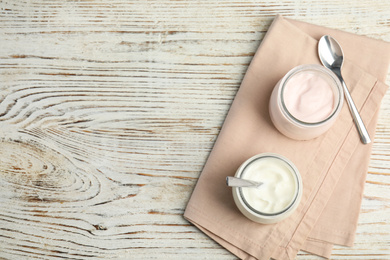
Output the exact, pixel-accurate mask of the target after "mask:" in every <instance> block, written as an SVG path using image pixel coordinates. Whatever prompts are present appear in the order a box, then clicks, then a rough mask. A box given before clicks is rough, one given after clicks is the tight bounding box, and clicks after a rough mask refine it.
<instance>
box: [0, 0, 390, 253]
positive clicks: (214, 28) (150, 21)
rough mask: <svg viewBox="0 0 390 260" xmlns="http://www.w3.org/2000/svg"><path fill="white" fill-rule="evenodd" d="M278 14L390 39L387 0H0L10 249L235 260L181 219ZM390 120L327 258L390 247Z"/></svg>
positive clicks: (1, 191) (2, 160)
mask: <svg viewBox="0 0 390 260" xmlns="http://www.w3.org/2000/svg"><path fill="white" fill-rule="evenodd" d="M278 13H279V14H282V15H284V16H286V17H290V18H294V19H299V20H303V21H307V22H311V23H315V24H321V25H324V26H328V27H332V28H338V29H341V30H345V31H349V32H353V33H357V34H362V35H367V36H369V37H372V38H376V39H382V40H385V41H390V2H389V1H372V0H345V1H342V2H340V1H338V0H337V1H335V0H330V1H325V0H315V1H306V0H281V1H279V0H262V1H248V0H247V1H244V0H242V1H229V0H224V1H206V0H200V1H195V0H193V1H184V0H183V1H180V0H178V1H168V0H161V1H158V0H150V1H149V0H148V1H144V0H135V1H121V0H113V1H107V0H79V1H63V0H32V1H29V0H0V19H1V22H0V47H1V48H0V209H1V210H0V258H3V259H59V258H61V259H90V258H92V259H95V258H102V259H156V258H159V259H235V257H234V256H233V255H231V254H230V253H229V252H227V251H226V250H225V249H223V248H222V247H221V246H219V245H218V244H216V243H215V242H214V241H212V240H211V239H209V238H208V237H207V236H205V235H204V234H203V233H202V232H200V231H199V230H198V229H196V228H195V227H193V226H192V225H190V224H189V223H188V222H187V221H185V220H184V219H183V217H182V215H183V211H184V208H185V206H186V203H187V201H188V199H189V196H190V194H191V192H192V190H193V188H194V186H195V184H196V181H197V178H198V176H199V173H200V171H201V169H202V167H203V164H204V163H205V161H206V159H207V156H208V154H209V152H210V150H211V148H212V146H213V142H214V140H215V139H216V137H217V135H218V133H219V130H220V127H221V125H222V123H223V120H224V118H225V116H226V114H227V111H228V109H229V107H230V104H231V102H232V100H233V98H234V96H235V93H236V91H237V89H238V87H239V85H240V82H241V80H242V78H243V75H244V74H245V71H246V69H247V66H248V64H249V62H250V61H251V58H252V57H253V54H254V53H255V51H256V49H257V47H258V45H259V43H260V41H261V39H262V38H263V36H264V34H265V33H266V31H267V29H268V26H269V25H270V23H271V22H272V19H273V17H274V16H275V15H276V14H278ZM389 79H390V75H389V77H388V81H387V83H389V82H390V81H389ZM389 130H390V94H389V93H388V94H386V96H385V99H384V101H383V104H382V107H381V111H380V118H379V122H378V129H377V135H376V136H375V143H374V145H373V152H372V157H371V163H370V168H369V174H368V177H367V182H366V186H365V192H364V199H363V203H362V210H361V216H360V219H359V226H358V230H357V236H356V243H355V246H354V247H353V248H344V247H336V248H335V249H334V253H333V256H332V259H390V249H389V248H390V191H389V190H390V132H389ZM298 259H306V260H309V259H317V258H316V257H314V256H311V255H307V254H305V253H300V254H299V256H298Z"/></svg>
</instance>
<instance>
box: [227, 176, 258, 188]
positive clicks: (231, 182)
mask: <svg viewBox="0 0 390 260" xmlns="http://www.w3.org/2000/svg"><path fill="white" fill-rule="evenodd" d="M262 184H263V183H262V182H257V181H250V180H245V179H241V178H236V177H232V176H227V177H226V185H227V186H229V187H248V188H258V187H260V186H261V185H262Z"/></svg>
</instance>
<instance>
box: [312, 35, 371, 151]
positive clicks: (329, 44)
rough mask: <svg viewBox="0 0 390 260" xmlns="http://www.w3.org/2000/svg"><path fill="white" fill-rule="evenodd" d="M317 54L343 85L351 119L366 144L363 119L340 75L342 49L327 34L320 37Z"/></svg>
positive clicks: (366, 135) (367, 140)
mask: <svg viewBox="0 0 390 260" xmlns="http://www.w3.org/2000/svg"><path fill="white" fill-rule="evenodd" d="M318 55H319V57H320V60H321V62H322V64H323V65H324V66H325V67H326V68H328V69H330V70H331V71H333V73H334V74H336V76H337V77H338V78H339V80H340V81H341V85H342V86H343V90H344V95H345V99H346V100H347V103H348V106H349V109H350V111H351V114H352V117H353V120H354V122H355V125H356V127H357V130H358V132H359V135H360V139H361V141H362V142H363V143H364V144H368V143H370V142H371V139H370V135H369V134H368V132H367V129H366V127H365V126H364V123H363V120H362V118H361V117H360V115H359V111H358V110H357V108H356V106H355V103H354V102H353V100H352V96H351V94H350V93H349V91H348V88H347V85H345V82H344V80H343V77H342V76H341V66H342V65H343V59H344V55H343V50H342V49H341V46H340V45H339V43H338V42H337V41H336V40H335V39H333V38H332V37H330V36H329V35H324V36H322V37H321V39H320V41H319V43H318Z"/></svg>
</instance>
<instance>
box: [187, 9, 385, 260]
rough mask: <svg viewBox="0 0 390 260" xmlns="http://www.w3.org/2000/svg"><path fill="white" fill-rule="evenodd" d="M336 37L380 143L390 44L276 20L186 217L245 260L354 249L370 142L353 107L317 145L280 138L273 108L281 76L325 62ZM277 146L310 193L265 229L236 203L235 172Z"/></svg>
mask: <svg viewBox="0 0 390 260" xmlns="http://www.w3.org/2000/svg"><path fill="white" fill-rule="evenodd" d="M324 34H329V35H331V36H333V37H335V38H336V39H337V40H338V41H339V42H340V44H341V45H342V47H343V50H344V54H345V56H346V58H345V63H344V66H343V76H344V79H345V81H346V83H347V86H348V87H349V89H350V91H351V94H352V96H353V98H354V101H355V103H356V106H357V107H358V109H359V110H360V113H361V116H362V118H363V120H364V122H365V124H366V126H367V128H368V130H369V133H370V135H371V137H372V139H374V134H375V128H376V123H377V115H378V110H379V107H380V102H381V100H382V98H383V96H384V94H385V92H386V90H387V86H386V85H385V84H384V83H382V82H384V81H385V78H386V74H387V71H388V67H389V63H390V44H388V43H386V42H382V41H378V40H373V39H369V38H366V37H363V36H357V35H354V34H350V33H346V32H342V31H338V30H333V29H328V28H324V27H320V26H316V25H312V24H308V23H304V22H298V21H294V20H290V19H286V18H283V17H282V16H277V17H276V18H275V20H274V21H273V23H272V25H271V26H270V28H269V30H268V32H267V34H266V36H265V38H264V39H263V41H262V43H261V45H260V47H259V48H258V50H257V52H256V54H255V56H254V58H253V60H252V62H251V64H250V66H249V68H248V70H247V73H246V75H245V77H244V79H243V81H242V84H241V86H240V89H239V91H238V92H237V95H236V97H235V99H234V101H233V104H232V106H231V108H230V111H229V113H228V115H227V117H226V120H225V122H224V125H223V127H222V129H221V132H220V134H219V136H218V138H217V141H216V143H215V145H214V148H213V149H212V151H211V153H210V155H209V158H208V160H207V162H206V164H205V166H204V168H203V171H202V173H201V175H200V177H199V180H198V183H197V185H196V187H195V189H194V191H193V194H192V196H191V199H190V201H189V202H188V205H187V208H186V211H185V213H184V217H185V218H186V219H188V220H189V221H190V222H192V223H193V224H194V225H196V226H197V227H198V228H199V229H201V230H202V231H203V232H205V233H206V234H207V235H209V236H210V237H211V238H213V239H214V240H215V241H217V242H218V243H220V244H221V245H222V246H224V247H225V248H226V249H228V250H229V251H231V252H232V253H233V254H235V255H237V256H238V257H240V258H243V259H269V258H271V257H272V258H275V259H294V258H295V256H296V255H297V253H298V251H299V250H304V251H308V252H311V253H313V254H317V255H320V256H323V257H329V256H330V254H331V250H332V246H333V244H339V245H345V246H352V244H353V240H354V234H355V230H356V225H357V220H358V215H359V210H360V204H361V200H362V196H363V187H364V182H365V178H366V174H367V168H368V163H369V158H370V153H371V145H363V144H362V143H361V142H360V139H359V136H358V133H357V131H356V128H355V126H354V124H353V121H352V117H351V114H350V112H349V110H348V107H347V105H346V104H345V105H344V107H343V110H342V112H341V114H340V117H339V118H338V120H337V122H336V123H335V125H334V126H333V127H332V128H331V129H330V130H329V131H328V132H327V133H325V134H324V135H322V136H320V137H318V138H316V139H313V140H309V141H295V140H292V139H289V138H287V137H285V136H283V135H282V134H280V133H279V132H278V131H277V130H276V128H275V127H274V126H273V124H272V122H271V120H270V117H269V112H268V103H269V98H270V95H271V91H272V89H273V87H274V86H275V84H276V83H277V81H278V80H279V79H280V78H281V77H282V76H283V75H284V74H285V73H286V72H287V71H289V70H290V69H291V68H293V67H295V66H297V65H300V64H313V63H317V64H319V63H320V61H319V59H318V57H317V44H318V40H319V38H320V37H321V36H322V35H324ZM262 152H275V153H279V154H282V155H284V156H286V157H287V158H289V159H290V160H292V161H293V162H294V164H295V165H296V166H297V167H298V169H299V171H300V173H301V175H302V179H303V186H304V192H303V196H302V200H301V203H300V205H299V207H298V209H297V210H296V211H295V212H294V214H293V215H292V216H290V217H289V218H287V219H286V220H284V221H282V222H279V223H277V224H272V225H262V224H258V223H255V222H252V221H250V220H248V219H247V218H245V217H244V216H243V215H242V214H241V213H240V212H239V210H238V209H237V207H236V206H235V204H234V202H233V197H232V192H231V189H230V188H228V187H226V184H225V178H226V176H233V175H234V173H235V171H236V169H237V168H238V167H239V165H240V164H241V163H243V162H244V161H245V160H246V159H248V158H249V157H251V156H253V155H255V154H258V153H262Z"/></svg>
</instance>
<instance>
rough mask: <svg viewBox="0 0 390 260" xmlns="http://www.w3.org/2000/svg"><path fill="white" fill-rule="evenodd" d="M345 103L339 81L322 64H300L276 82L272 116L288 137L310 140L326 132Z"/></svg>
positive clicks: (271, 109)
mask: <svg viewBox="0 0 390 260" xmlns="http://www.w3.org/2000/svg"><path fill="white" fill-rule="evenodd" d="M342 105H343V90H342V86H341V83H340V81H339V80H338V79H337V77H336V76H335V75H334V74H333V72H331V71H330V70H328V69H326V68H324V67H322V66H320V65H301V66H298V67H295V68H293V69H292V70H290V71H289V72H288V73H287V74H286V75H285V76H284V77H283V78H282V79H281V80H280V81H279V82H278V83H277V84H276V86H275V88H274V90H273V92H272V95H271V99H270V103H269V110H270V117H271V120H272V122H273V124H274V125H275V127H276V128H277V129H278V130H279V131H280V132H281V133H282V134H284V135H286V136H287V137H290V138H292V139H297V140H308V139H312V138H315V137H318V136H320V135H322V134H323V133H325V132H326V131H327V130H328V129H329V128H330V127H331V126H332V125H333V123H334V122H335V121H336V118H337V116H338V114H339V112H340V110H341V108H342Z"/></svg>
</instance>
